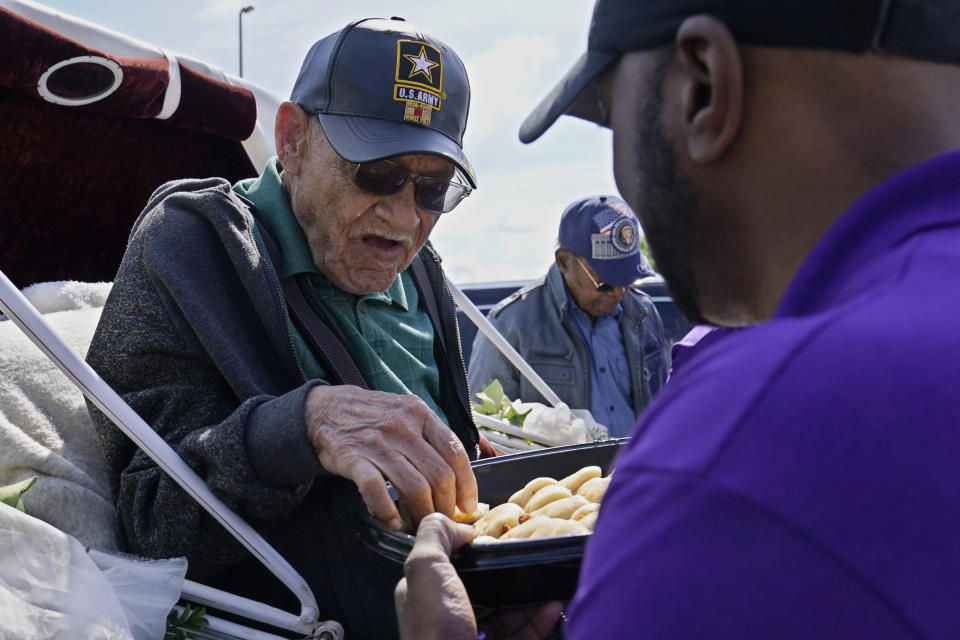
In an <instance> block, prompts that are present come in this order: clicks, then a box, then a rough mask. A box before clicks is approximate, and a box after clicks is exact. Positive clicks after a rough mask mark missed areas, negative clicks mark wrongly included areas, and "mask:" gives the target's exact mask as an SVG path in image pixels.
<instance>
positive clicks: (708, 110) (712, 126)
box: [676, 15, 744, 164]
mask: <svg viewBox="0 0 960 640" xmlns="http://www.w3.org/2000/svg"><path fill="white" fill-rule="evenodd" d="M676 47H677V57H676V63H677V64H676V68H677V69H678V70H679V74H678V76H679V78H680V101H681V107H682V109H683V127H684V137H685V139H686V146H687V152H688V154H689V155H690V158H691V160H693V161H694V162H698V163H701V164H707V163H710V162H715V161H716V160H717V159H719V158H720V157H721V156H722V155H723V154H724V152H725V151H726V150H727V149H728V148H729V147H730V145H731V144H732V143H733V141H734V140H735V139H736V137H737V132H738V131H739V129H740V121H741V119H742V117H743V100H744V95H743V91H744V89H743V64H742V61H741V59H740V50H739V49H738V47H737V42H736V40H735V39H734V37H733V34H732V33H730V30H729V29H727V27H726V25H724V24H723V23H722V22H720V21H719V20H717V19H716V18H714V17H712V16H707V15H697V16H692V17H690V18H687V19H686V20H684V21H683V24H681V25H680V28H679V29H678V30H677V40H676Z"/></svg>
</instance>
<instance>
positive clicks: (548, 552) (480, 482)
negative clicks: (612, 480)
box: [362, 438, 626, 606]
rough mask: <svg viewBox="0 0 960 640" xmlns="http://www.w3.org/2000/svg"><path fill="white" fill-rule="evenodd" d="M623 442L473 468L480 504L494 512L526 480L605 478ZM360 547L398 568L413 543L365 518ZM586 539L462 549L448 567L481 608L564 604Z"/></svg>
mask: <svg viewBox="0 0 960 640" xmlns="http://www.w3.org/2000/svg"><path fill="white" fill-rule="evenodd" d="M625 441H626V439H625V438H623V439H617V440H607V441H605V442H595V443H590V444H583V445H573V446H569V447H553V448H550V449H544V450H543V451H531V452H529V453H520V454H515V455H510V456H503V457H501V458H489V459H487V460H480V461H478V462H475V463H474V464H473V471H474V474H475V475H476V477H477V486H478V489H479V495H480V501H481V502H486V503H488V504H489V505H490V506H491V507H494V506H496V505H498V504H500V503H502V502H506V501H507V500H508V499H509V498H510V496H511V495H513V493H514V492H516V491H517V490H519V489H521V488H523V486H524V485H525V484H526V483H527V482H529V481H530V480H532V479H534V478H537V477H540V476H550V477H553V478H556V479H557V480H560V479H561V478H563V477H564V476H566V475H569V474H571V473H573V472H574V471H576V470H577V469H580V468H581V467H585V466H588V465H597V466H599V467H600V468H601V469H603V473H604V475H606V474H608V473H609V472H610V471H612V469H613V460H614V457H615V456H616V454H617V451H619V449H620V446H621V445H622V444H623V443H624V442H625ZM362 517H363V519H364V526H363V527H362V531H363V539H364V542H365V543H366V544H367V545H368V546H369V547H370V548H371V549H373V550H374V551H375V552H376V553H377V554H379V555H381V556H383V557H385V558H387V559H389V560H392V561H394V562H397V563H400V564H402V563H403V561H404V560H406V558H407V554H408V553H409V552H410V549H411V548H412V547H413V543H414V540H415V538H414V537H413V536H411V535H409V534H406V533H400V532H397V531H392V530H390V529H389V528H387V527H386V526H385V525H384V524H383V523H381V522H380V521H379V520H377V519H376V518H375V517H373V515H372V514H370V513H369V512H368V513H366V514H364V515H363V516H362ZM588 537H589V536H561V537H555V538H534V539H532V540H514V541H509V542H499V543H496V544H484V545H466V546H464V547H461V548H460V549H458V550H457V551H455V552H454V554H453V564H454V566H455V567H456V568H457V573H458V574H459V575H460V578H461V579H462V580H463V582H464V584H465V585H466V587H467V593H469V594H470V600H471V601H472V602H473V604H474V605H480V606H510V605H525V604H534V603H538V602H544V601H547V600H569V599H570V598H572V597H573V594H574V591H576V587H577V576H578V574H579V572H580V562H581V561H582V559H583V549H584V545H585V544H586V541H587V538H588Z"/></svg>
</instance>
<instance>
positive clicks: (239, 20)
mask: <svg viewBox="0 0 960 640" xmlns="http://www.w3.org/2000/svg"><path fill="white" fill-rule="evenodd" d="M251 11H253V7H252V6H246V7H244V8H243V9H240V13H239V15H238V16H237V25H238V29H239V31H240V77H241V78H242V77H243V14H245V13H250V12H251Z"/></svg>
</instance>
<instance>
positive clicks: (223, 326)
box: [87, 178, 477, 637]
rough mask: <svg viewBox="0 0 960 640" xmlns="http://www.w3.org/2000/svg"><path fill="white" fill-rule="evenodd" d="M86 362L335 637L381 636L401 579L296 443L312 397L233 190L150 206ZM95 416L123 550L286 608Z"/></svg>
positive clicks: (339, 487) (271, 276) (458, 420)
mask: <svg viewBox="0 0 960 640" xmlns="http://www.w3.org/2000/svg"><path fill="white" fill-rule="evenodd" d="M421 257H422V258H423V262H424V265H425V266H426V268H427V272H428V279H429V280H430V282H431V285H433V287H434V291H435V294H436V296H437V300H438V305H439V306H440V315H441V323H442V324H443V325H444V326H443V332H444V334H445V336H446V343H447V344H448V345H456V347H455V348H453V349H452V350H454V351H456V353H449V354H447V353H441V352H439V351H438V353H437V358H436V359H437V365H438V366H439V367H440V377H441V385H442V387H441V392H442V393H443V395H444V397H445V399H446V400H445V404H444V410H445V412H446V413H447V417H448V419H449V420H450V422H451V426H452V428H453V429H454V431H455V432H457V435H458V436H459V437H460V439H461V440H462V441H463V442H464V445H465V446H466V447H467V451H475V450H476V442H477V433H476V427H474V425H473V423H472V419H471V418H470V414H469V408H468V405H467V391H466V390H467V386H466V372H465V367H464V365H463V357H462V355H461V352H460V349H459V335H458V330H457V326H456V319H455V312H454V307H453V301H452V299H450V296H449V292H448V291H447V290H446V287H445V285H444V284H443V282H444V280H443V274H442V271H441V269H440V266H439V260H438V258H437V256H436V255H435V254H434V253H433V251H432V249H431V248H430V247H429V246H428V247H425V248H424V250H423V251H421ZM438 349H439V347H438ZM87 360H88V362H89V363H90V364H91V365H92V366H93V368H94V369H96V370H97V371H98V372H99V373H100V375H101V376H103V378H104V379H105V380H106V381H107V382H108V383H109V384H110V385H111V386H112V387H113V388H114V389H115V390H116V391H117V392H118V393H119V394H120V395H121V396H122V397H123V398H124V400H126V401H127V402H128V403H129V404H130V405H131V406H132V407H133V409H134V410H135V411H137V413H139V415H140V416H141V417H142V418H143V419H144V420H145V421H146V422H147V423H148V424H150V425H151V426H152V427H153V428H154V429H155V430H156V431H157V432H158V433H159V434H160V435H161V436H162V437H163V438H164V440H166V442H167V443H168V444H170V445H171V446H172V447H173V448H174V449H175V450H176V451H177V452H178V453H179V454H180V456H181V457H182V458H183V459H184V460H185V461H186V462H187V463H188V464H189V465H190V466H191V467H192V468H193V469H194V470H195V471H197V473H199V474H200V476H201V477H203V478H204V480H206V482H207V484H208V485H209V486H210V488H211V489H212V490H213V491H214V493H215V494H217V496H218V497H219V498H221V499H222V500H223V501H224V502H225V503H226V504H227V505H228V506H229V507H231V508H232V509H234V510H235V511H237V512H238V513H239V514H240V515H241V516H242V517H244V518H245V519H247V521H248V522H250V523H251V525H253V526H254V527H255V528H256V529H258V530H259V531H260V532H261V533H262V534H263V535H264V536H265V537H266V538H267V540H268V541H270V542H271V543H273V544H274V545H275V546H277V548H278V549H279V550H280V552H281V553H282V554H283V555H285V556H286V557H287V559H288V560H289V561H290V562H291V563H292V564H293V565H294V566H295V567H296V568H297V569H298V570H300V571H301V572H302V573H303V574H304V577H305V578H306V579H307V581H308V583H310V586H311V587H312V588H313V589H314V591H315V593H316V595H317V598H318V600H319V601H320V606H321V615H323V616H327V617H330V618H336V619H338V620H340V621H342V622H345V623H346V624H345V626H347V628H348V629H351V637H389V636H390V635H391V634H392V633H393V630H392V629H391V628H390V624H391V622H392V620H393V613H392V606H391V602H390V601H391V597H390V596H391V594H392V591H393V584H395V581H396V579H397V578H398V577H399V575H400V571H399V567H379V566H374V565H375V559H374V558H371V557H370V556H368V555H367V554H366V553H365V551H364V549H363V548H362V545H360V544H359V540H358V537H357V533H358V530H359V529H360V525H359V524H358V521H357V513H358V510H359V509H360V507H361V505H362V502H361V500H360V497H359V493H358V492H357V490H356V488H355V487H354V486H353V484H352V483H351V482H349V481H346V480H345V479H343V478H340V477H337V476H333V475H331V474H329V473H326V472H325V471H324V469H323V468H322V467H321V466H320V463H319V462H318V460H317V457H316V455H315V454H314V451H313V448H312V446H311V444H310V443H309V441H308V439H307V435H306V427H305V424H304V417H303V403H304V398H305V396H306V393H307V391H308V390H309V389H310V388H311V387H312V386H313V385H315V384H320V383H319V382H318V381H308V380H306V379H305V377H304V375H303V372H302V370H301V368H300V366H299V364H298V362H297V359H296V355H295V353H294V350H293V346H292V341H291V337H290V334H289V330H288V324H287V318H286V309H285V304H284V302H283V300H282V297H281V292H280V283H279V280H278V279H277V276H276V273H275V271H274V270H273V268H272V267H271V266H270V265H269V262H268V261H265V260H263V259H261V257H260V255H259V252H258V250H257V245H256V242H255V240H254V237H253V235H252V229H251V225H250V219H249V217H248V214H247V213H246V209H245V205H244V203H243V202H241V200H240V199H239V197H238V196H237V195H236V194H235V193H234V192H233V190H232V189H231V185H230V184H229V183H227V182H226V181H225V180H222V179H216V178H211V179H207V180H184V181H178V182H172V183H168V184H166V185H164V186H162V187H160V189H158V190H157V192H155V193H154V194H153V196H152V197H151V200H150V202H149V203H148V205H147V207H146V209H145V210H144V212H143V213H142V214H141V215H140V217H139V218H138V220H137V221H136V223H135V224H134V228H133V231H132V233H131V236H130V240H129V243H128V246H127V250H126V253H125V255H124V258H123V261H122V263H121V265H120V268H119V271H118V272H117V275H116V279H115V283H114V286H113V290H112V292H111V294H110V297H109V299H108V300H107V303H106V306H105V307H104V310H103V315H102V317H101V320H100V324H99V326H98V327H97V330H96V333H95V335H94V337H93V341H92V343H91V345H90V350H89V353H88V356H87ZM91 415H92V416H93V419H94V423H95V425H96V427H97V429H98V432H99V435H100V439H101V443H102V445H103V449H104V453H105V457H106V460H107V466H108V473H109V475H110V478H111V482H112V484H113V490H114V494H115V499H116V503H117V514H118V530H119V533H120V536H121V539H122V541H123V543H124V544H125V546H126V548H127V550H129V551H132V552H134V553H137V554H142V555H147V556H152V557H168V556H186V557H187V558H188V560H189V563H190V564H189V572H190V576H191V577H193V578H198V579H201V580H203V581H205V582H210V583H213V584H219V585H221V586H225V587H226V588H228V589H229V590H231V591H234V592H241V593H244V594H246V595H249V596H252V597H257V598H261V599H264V600H265V601H267V602H272V603H274V604H277V605H290V603H289V602H284V601H283V600H282V596H280V594H283V592H284V589H283V588H282V587H280V586H279V583H278V582H276V581H275V580H273V579H272V578H270V577H269V576H267V575H265V573H264V571H263V570H262V569H261V568H260V567H259V565H258V563H256V561H254V560H252V559H251V556H250V554H249V553H248V552H246V550H244V549H243V548H242V547H241V546H240V545H239V543H237V542H235V541H234V540H233V538H232V537H230V535H229V534H227V533H226V531H225V530H224V529H223V528H222V527H221V526H220V525H219V524H218V523H217V522H215V521H214V520H213V518H212V517H210V516H209V515H207V513H206V512H205V511H204V510H203V509H202V508H201V507H200V505H199V504H197V503H196V502H195V501H194V500H193V499H191V498H190V497H189V496H188V495H187V494H186V493H185V492H184V491H182V490H181V489H180V488H179V487H178V486H177V485H176V484H175V483H174V482H173V480H171V479H170V477H168V476H167V475H166V474H165V473H164V472H163V471H162V470H161V469H160V468H158V467H157V465H156V464H154V463H153V461H151V460H150V458H149V457H147V455H146V454H145V453H143V452H142V451H140V450H139V449H137V448H136V447H135V446H134V444H133V443H132V442H131V441H130V440H129V439H128V438H127V437H126V436H124V435H123V434H122V433H121V432H120V431H119V430H118V429H117V428H116V427H114V426H113V424H112V423H110V422H109V420H107V418H106V417H105V416H104V415H103V414H101V413H100V412H99V411H98V410H96V409H93V408H92V407H91ZM371 563H373V564H371ZM378 581H379V582H378ZM391 581H393V583H392V584H391ZM334 585H335V587H334ZM278 596H280V597H279V598H278ZM384 596H386V597H384ZM291 606H292V605H291ZM376 616H385V617H384V618H382V619H381V620H376V619H375V618H376ZM384 620H385V621H386V622H385V623H384V622H383V621H384ZM383 624H386V626H383Z"/></svg>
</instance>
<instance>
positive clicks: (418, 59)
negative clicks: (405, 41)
mask: <svg viewBox="0 0 960 640" xmlns="http://www.w3.org/2000/svg"><path fill="white" fill-rule="evenodd" d="M403 57H404V58H406V59H407V60H409V61H410V62H412V63H413V71H411V72H410V77H411V78H412V77H413V76H415V75H417V74H418V73H422V74H423V75H424V76H426V78H427V81H428V82H430V83H431V84H432V83H433V68H434V67H439V66H440V65H439V64H437V63H436V62H434V61H433V60H431V59H429V58H428V57H427V50H426V47H422V46H421V47H420V54H419V55H417V56H412V55H410V54H405V55H404V56H403Z"/></svg>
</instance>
